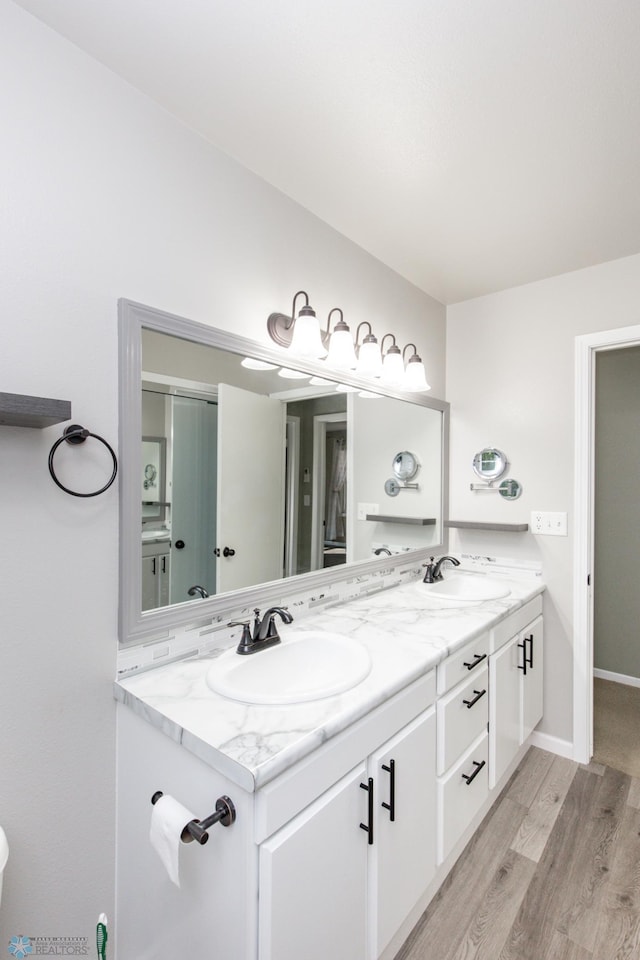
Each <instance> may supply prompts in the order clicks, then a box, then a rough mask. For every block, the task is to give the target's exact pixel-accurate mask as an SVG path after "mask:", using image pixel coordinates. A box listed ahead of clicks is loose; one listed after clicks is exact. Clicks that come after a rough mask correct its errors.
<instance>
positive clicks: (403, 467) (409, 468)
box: [387, 450, 420, 496]
mask: <svg viewBox="0 0 640 960" xmlns="http://www.w3.org/2000/svg"><path fill="white" fill-rule="evenodd" d="M391 465H392V467H393V472H394V473H395V475H396V477H397V478H398V480H411V478H412V477H415V475H416V473H417V472H418V470H419V469H420V464H419V463H418V458H417V457H416V455H415V453H410V452H409V451H408V450H402V451H401V452H400V453H396V455H395V457H394V458H393V463H392V464H391ZM387 492H388V491H387ZM392 496H393V494H392Z"/></svg>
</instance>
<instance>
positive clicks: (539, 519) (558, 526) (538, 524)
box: [530, 510, 567, 537]
mask: <svg viewBox="0 0 640 960" xmlns="http://www.w3.org/2000/svg"><path fill="white" fill-rule="evenodd" d="M530 527H531V532H532V533H535V534H536V535H537V536H541V537H566V536H567V514H566V513H564V512H550V511H545V510H533V511H532V513H531V523H530Z"/></svg>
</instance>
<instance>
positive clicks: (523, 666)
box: [518, 643, 528, 677]
mask: <svg viewBox="0 0 640 960" xmlns="http://www.w3.org/2000/svg"><path fill="white" fill-rule="evenodd" d="M518 647H519V648H520V650H522V663H519V664H518V670H522V672H523V673H524V675H525V677H526V675H527V663H528V661H527V647H526V644H524V643H519V644H518Z"/></svg>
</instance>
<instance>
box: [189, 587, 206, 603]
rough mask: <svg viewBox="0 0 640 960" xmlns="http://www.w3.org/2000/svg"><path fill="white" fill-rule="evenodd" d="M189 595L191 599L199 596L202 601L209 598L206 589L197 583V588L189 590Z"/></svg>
mask: <svg viewBox="0 0 640 960" xmlns="http://www.w3.org/2000/svg"><path fill="white" fill-rule="evenodd" d="M187 593H188V594H189V596H190V597H195V596H198V597H200V598H201V599H202V600H204V599H205V597H208V596H209V594H208V593H207V591H206V590H205V588H204V587H201V586H200V585H199V584H198V583H196V584H195V586H193V587H189V589H188V590H187Z"/></svg>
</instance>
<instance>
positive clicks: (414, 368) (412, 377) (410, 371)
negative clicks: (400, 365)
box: [404, 354, 431, 393]
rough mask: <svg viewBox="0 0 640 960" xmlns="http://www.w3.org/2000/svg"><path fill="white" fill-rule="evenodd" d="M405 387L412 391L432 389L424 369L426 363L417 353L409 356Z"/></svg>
mask: <svg viewBox="0 0 640 960" xmlns="http://www.w3.org/2000/svg"><path fill="white" fill-rule="evenodd" d="M404 388H405V390H410V391H411V392H412V393H419V392H420V391H421V390H431V387H430V386H429V384H428V383H427V376H426V373H425V370H424V364H423V362H422V360H421V359H420V357H419V356H418V355H417V354H414V356H413V357H409V360H408V362H407V369H406V370H405V374H404Z"/></svg>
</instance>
